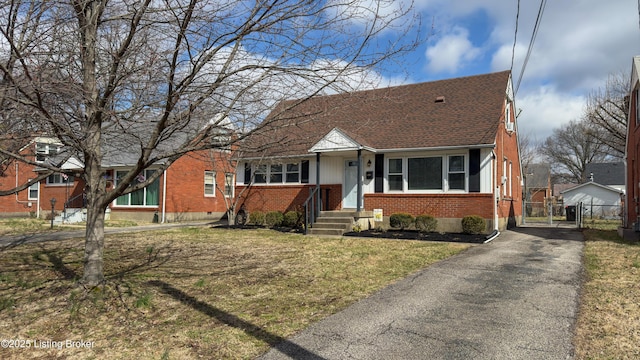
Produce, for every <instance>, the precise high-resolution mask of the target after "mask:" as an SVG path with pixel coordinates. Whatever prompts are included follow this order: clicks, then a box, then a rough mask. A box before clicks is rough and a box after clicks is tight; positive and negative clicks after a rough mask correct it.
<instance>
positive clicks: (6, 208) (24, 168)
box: [0, 163, 37, 215]
mask: <svg viewBox="0 0 640 360" xmlns="http://www.w3.org/2000/svg"><path fill="white" fill-rule="evenodd" d="M17 171H18V184H19V185H22V184H24V183H25V182H26V181H27V180H29V179H32V178H34V177H35V176H36V173H34V172H33V166H31V165H27V164H24V163H19V164H18V167H17ZM15 186H16V165H15V163H12V164H9V166H8V167H7V168H6V171H5V172H4V173H3V174H2V175H1V176H0V190H9V189H12V188H14V187H15ZM28 197H29V190H28V189H25V190H23V191H20V192H19V193H18V196H17V197H16V195H15V194H10V195H6V196H0V214H2V213H10V214H24V215H28V214H29V212H31V211H33V212H35V211H36V206H37V204H36V201H35V200H28ZM29 201H31V202H32V204H31V205H32V206H31V207H29V206H28V202H29Z"/></svg>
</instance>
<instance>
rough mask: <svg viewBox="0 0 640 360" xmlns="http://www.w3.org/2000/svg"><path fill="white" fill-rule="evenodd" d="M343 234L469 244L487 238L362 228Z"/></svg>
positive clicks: (479, 242) (474, 235) (478, 242)
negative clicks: (362, 229)
mask: <svg viewBox="0 0 640 360" xmlns="http://www.w3.org/2000/svg"><path fill="white" fill-rule="evenodd" d="M344 236H357V237H366V238H379V239H398V240H423V241H446V242H459V243H470V244H482V243H484V242H485V241H486V240H487V236H488V235H483V234H458V233H443V234H440V233H421V232H418V231H415V230H386V231H380V230H364V231H358V232H356V231H351V232H348V233H345V234H344Z"/></svg>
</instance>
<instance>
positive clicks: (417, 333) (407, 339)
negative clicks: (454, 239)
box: [261, 227, 584, 360]
mask: <svg viewBox="0 0 640 360" xmlns="http://www.w3.org/2000/svg"><path fill="white" fill-rule="evenodd" d="M583 245H584V243H583V237H582V234H581V233H580V232H578V231H576V230H574V229H566V228H564V229H563V228H556V227H549V228H546V227H545V228H518V229H517V230H516V231H506V232H504V233H502V234H501V235H500V236H499V237H498V238H496V239H495V240H493V241H492V242H490V243H488V244H485V245H478V246H475V247H473V248H471V249H469V250H468V251H465V252H464V253H463V254H459V255H457V256H454V257H452V258H450V259H447V260H445V261H442V262H440V263H437V264H435V265H433V266H431V267H429V268H427V269H425V270H423V271H420V272H418V273H416V274H414V275H411V276H409V277H407V278H405V279H403V280H401V281H399V282H397V283H395V284H393V285H391V286H389V287H387V288H385V289H383V290H381V291H379V292H378V293H376V294H374V295H373V296H371V297H369V298H366V299H364V300H362V301H360V302H358V303H356V304H354V305H352V306H350V307H349V308H347V309H345V310H344V311H342V312H340V313H337V314H335V315H333V316H331V317H329V318H327V319H325V320H323V321H320V322H318V323H316V324H314V325H312V326H310V327H309V328H307V329H306V330H304V331H302V332H301V333H299V334H298V335H297V336H295V337H293V338H291V339H288V340H286V341H284V342H282V343H281V344H280V345H277V346H276V347H274V348H273V349H271V351H269V352H268V353H267V354H265V355H264V356H263V357H262V358H261V359H264V360H268V359H289V358H294V359H363V360H364V359H572V358H573V356H574V355H573V346H572V344H571V339H572V335H573V327H574V323H575V319H576V312H577V306H578V297H579V289H580V285H581V282H582V280H581V277H582V250H583Z"/></svg>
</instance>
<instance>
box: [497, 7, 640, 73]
mask: <svg viewBox="0 0 640 360" xmlns="http://www.w3.org/2000/svg"><path fill="white" fill-rule="evenodd" d="M638 7H639V8H640V0H638ZM519 18H520V0H518V10H517V11H516V31H515V33H514V34H513V48H512V49H511V68H509V70H510V71H511V72H512V73H513V59H514V57H515V56H516V40H517V39H518V19H519Z"/></svg>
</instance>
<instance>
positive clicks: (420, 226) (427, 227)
mask: <svg viewBox="0 0 640 360" xmlns="http://www.w3.org/2000/svg"><path fill="white" fill-rule="evenodd" d="M415 223H416V229H417V230H418V231H420V232H434V231H436V228H437V227H438V220H437V219H436V218H434V217H433V216H431V215H427V214H422V215H418V216H416V222H415Z"/></svg>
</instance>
